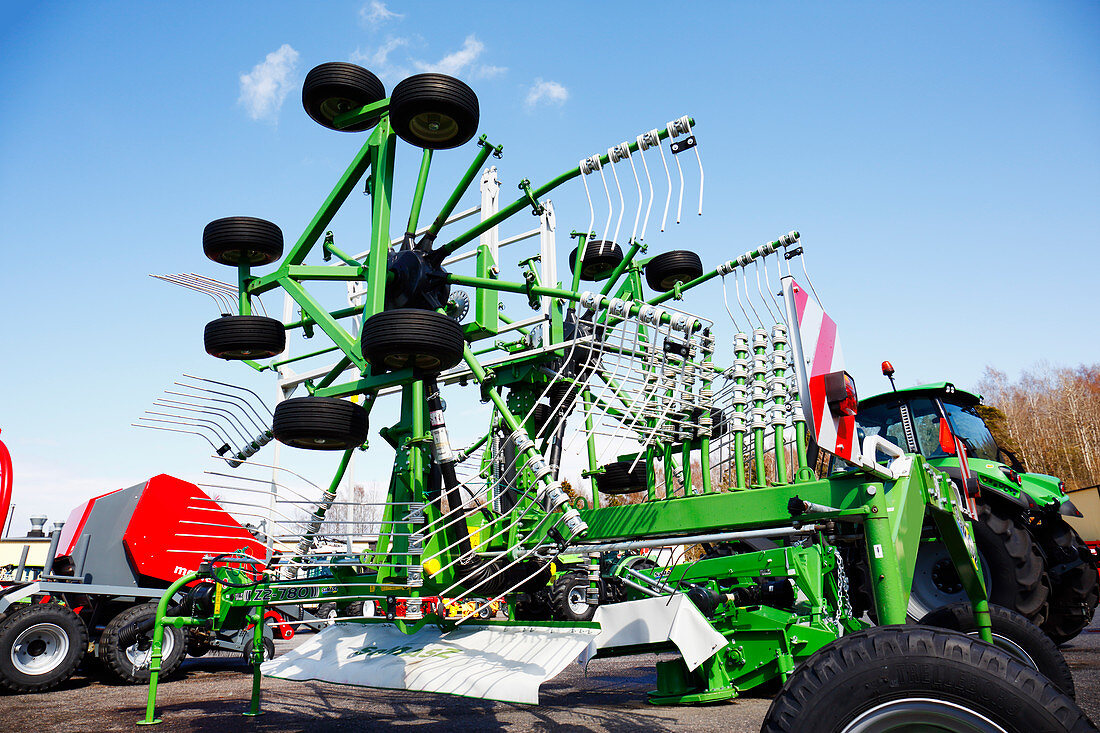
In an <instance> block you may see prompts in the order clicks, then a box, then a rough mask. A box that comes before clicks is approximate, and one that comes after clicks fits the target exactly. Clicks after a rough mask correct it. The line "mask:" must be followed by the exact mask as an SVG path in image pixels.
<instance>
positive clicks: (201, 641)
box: [186, 629, 210, 657]
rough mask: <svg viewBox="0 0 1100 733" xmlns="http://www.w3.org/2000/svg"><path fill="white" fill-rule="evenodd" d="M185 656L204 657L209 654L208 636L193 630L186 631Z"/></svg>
mask: <svg viewBox="0 0 1100 733" xmlns="http://www.w3.org/2000/svg"><path fill="white" fill-rule="evenodd" d="M186 648H187V656H189V657H204V656H206V655H207V654H209V653H210V636H209V634H206V633H198V632H196V631H195V630H194V629H188V633H187V647H186Z"/></svg>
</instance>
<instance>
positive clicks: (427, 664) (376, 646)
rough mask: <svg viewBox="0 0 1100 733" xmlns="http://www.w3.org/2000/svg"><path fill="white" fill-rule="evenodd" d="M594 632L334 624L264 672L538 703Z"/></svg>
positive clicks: (283, 676)
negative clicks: (544, 687)
mask: <svg viewBox="0 0 1100 733" xmlns="http://www.w3.org/2000/svg"><path fill="white" fill-rule="evenodd" d="M597 634H599V629H595V628H550V627H539V626H530V627H528V626H477V625H464V626H459V627H458V628H455V629H452V630H450V631H446V632H444V631H442V630H441V629H439V628H437V627H429V626H425V627H424V628H422V629H420V630H419V631H417V632H416V633H414V634H404V633H402V632H401V631H399V630H398V629H397V627H396V626H395V625H393V624H356V623H343V624H341V623H338V624H334V625H332V626H330V627H328V628H327V629H324V630H323V631H321V632H320V633H318V634H316V635H315V636H314V637H313V638H312V639H310V640H309V641H307V642H305V643H304V644H302V645H301V646H299V647H298V648H296V649H294V650H293V651H290V652H288V653H286V654H284V655H282V656H279V657H276V658H275V659H272V660H270V661H268V662H264V663H263V665H262V666H261V670H262V672H263V673H264V674H265V675H267V676H268V677H278V678H280V679H286V680H300V681H305V680H320V681H323V682H336V683H340V684H348V685H360V686H365V687H384V688H388V689H393V690H420V691H424V692H443V693H448V694H451V695H462V696H464V697H477V698H484V699H487V700H503V701H507V702H522V703H538V701H539V685H541V684H542V683H543V682H545V681H546V680H548V679H550V678H552V677H555V676H556V675H557V674H558V673H559V672H561V671H562V669H564V668H565V666H566V665H567V664H569V663H570V662H572V661H574V660H575V659H577V658H578V657H579V656H580V655H581V653H582V652H584V651H585V650H586V649H588V648H589V646H590V645H591V643H592V640H593V639H594V638H595V637H596V635H597Z"/></svg>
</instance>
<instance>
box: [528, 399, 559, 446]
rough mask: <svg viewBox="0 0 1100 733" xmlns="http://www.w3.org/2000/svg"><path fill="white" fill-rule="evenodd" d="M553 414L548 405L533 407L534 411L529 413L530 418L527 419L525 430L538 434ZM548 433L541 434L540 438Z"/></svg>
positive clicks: (540, 404)
mask: <svg viewBox="0 0 1100 733" xmlns="http://www.w3.org/2000/svg"><path fill="white" fill-rule="evenodd" d="M553 415H554V413H553V412H552V411H551V409H550V405H547V404H543V403H542V402H540V403H538V404H537V405H535V409H534V411H533V412H532V413H531V417H529V418H527V430H528V432H531V433H534V434H536V435H537V434H538V432H539V431H540V430H542V428H543V426H544V425H546V423H547V422H548V421H549V420H550V418H551V417H553ZM547 435H548V433H543V436H542V437H544V438H545V437H547Z"/></svg>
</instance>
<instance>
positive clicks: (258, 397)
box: [182, 374, 275, 420]
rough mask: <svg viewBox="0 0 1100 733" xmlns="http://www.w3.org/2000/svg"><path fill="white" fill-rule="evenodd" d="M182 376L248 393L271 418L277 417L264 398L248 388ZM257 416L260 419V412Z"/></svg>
mask: <svg viewBox="0 0 1100 733" xmlns="http://www.w3.org/2000/svg"><path fill="white" fill-rule="evenodd" d="M182 376H184V377H187V378H188V379H197V380H199V381H200V382H209V383H210V384H220V385H221V386H223V387H229V389H236V390H240V391H241V392H248V394H250V395H252V396H253V397H255V398H256V400H257V401H258V402H259V403H260V405H261V406H262V407H263V408H264V409H265V410H267V414H268V415H269V416H270V417H275V415H274V413H272V412H271V408H270V407H268V406H267V403H266V402H264V400H263V398H262V397H260V396H259V395H258V394H256V393H255V392H253V391H252V390H250V389H249V388H248V387H241V386H238V385H236V384H229V383H228V382H219V381H218V380H216V379H207V378H206V377H196V376H194V375H193V374H183V375H182ZM194 389H201V387H194ZM246 403H247V404H248V405H250V406H251V404H252V403H250V402H247V401H246ZM253 412H256V410H255V408H253ZM256 416H257V417H259V416H260V413H259V412H256ZM262 419H263V418H261V420H262Z"/></svg>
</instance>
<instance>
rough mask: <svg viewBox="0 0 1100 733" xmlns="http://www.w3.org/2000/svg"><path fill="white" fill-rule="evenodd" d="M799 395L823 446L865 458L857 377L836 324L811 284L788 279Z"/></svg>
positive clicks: (785, 284)
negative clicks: (858, 433)
mask: <svg viewBox="0 0 1100 733" xmlns="http://www.w3.org/2000/svg"><path fill="white" fill-rule="evenodd" d="M783 299H784V301H785V302H786V306H787V322H788V323H790V324H791V325H790V330H791V349H792V350H793V351H794V369H795V374H796V375H797V377H798V395H799V399H800V401H801V403H802V410H803V412H805V413H806V416H807V417H808V418H809V419H808V420H807V423H808V424H809V425H810V429H811V430H812V432H813V437H814V440H815V441H816V442H817V444H818V445H819V446H820V447H821V449H822V450H823V451H826V452H828V453H832V454H833V455H835V456H838V457H840V458H843V459H844V460H846V461H849V462H851V463H856V464H858V463H860V460H859V459H860V447H859V442H858V440H857V438H856V403H857V401H858V399H857V397H856V388H855V382H854V381H853V380H852V378H851V377H850V376H849V375H848V373H847V372H845V371H844V352H843V351H842V350H841V348H840V339H839V337H838V336H837V328H836V323H835V322H834V321H833V319H832V318H830V317H829V314H828V313H826V312H825V310H824V309H823V308H822V307H821V305H820V304H819V303H818V302H817V301H816V300H814V299H813V297H812V296H811V295H810V293H809V291H807V289H806V288H804V287H802V286H801V285H799V284H798V283H797V282H796V281H795V280H794V278H792V277H785V278H783Z"/></svg>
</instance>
